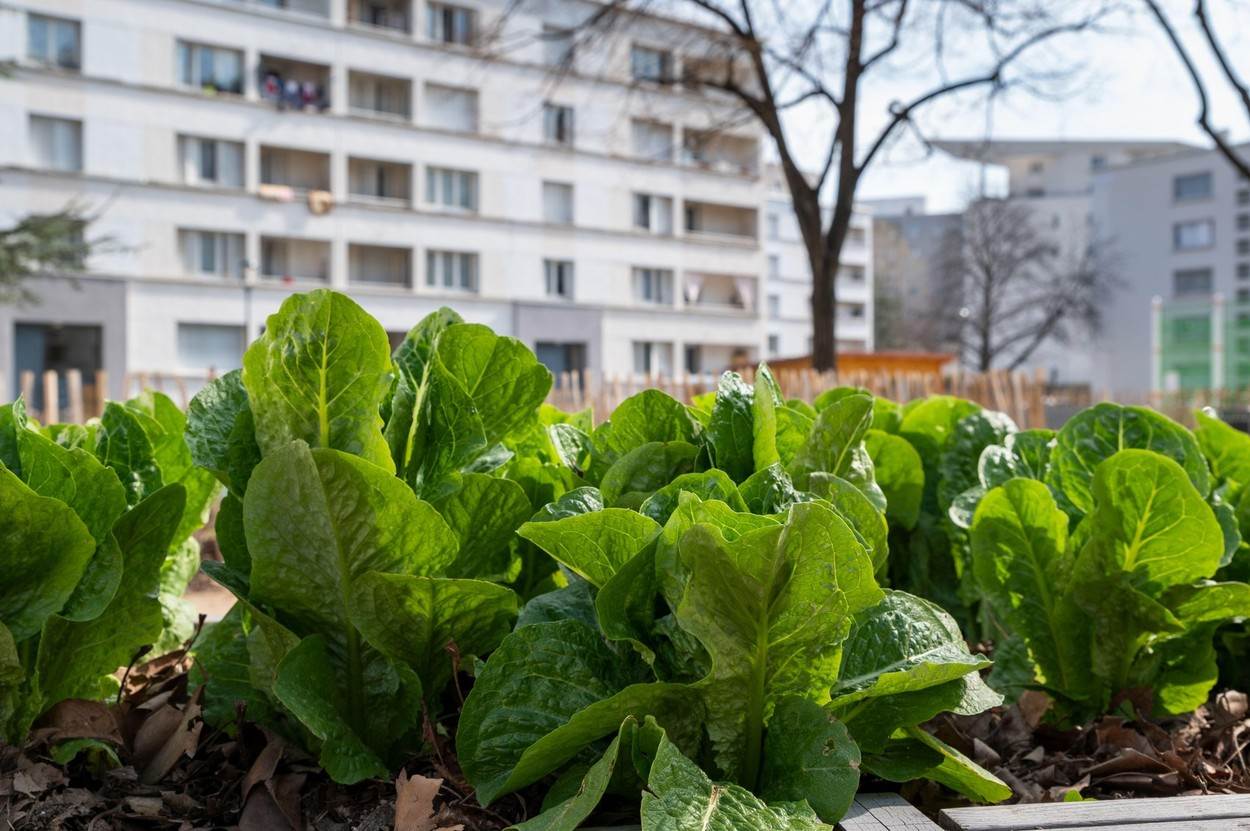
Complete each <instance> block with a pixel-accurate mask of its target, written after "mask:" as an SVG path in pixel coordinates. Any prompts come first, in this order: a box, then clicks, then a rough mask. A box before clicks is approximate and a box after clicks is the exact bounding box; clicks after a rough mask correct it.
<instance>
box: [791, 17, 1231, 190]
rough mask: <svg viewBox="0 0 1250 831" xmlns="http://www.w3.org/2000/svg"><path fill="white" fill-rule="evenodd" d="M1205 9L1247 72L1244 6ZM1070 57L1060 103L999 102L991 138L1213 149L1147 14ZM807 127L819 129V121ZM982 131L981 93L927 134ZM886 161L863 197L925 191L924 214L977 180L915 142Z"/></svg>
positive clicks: (938, 119)
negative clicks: (1075, 70)
mask: <svg viewBox="0 0 1250 831" xmlns="http://www.w3.org/2000/svg"><path fill="white" fill-rule="evenodd" d="M1055 2H1063V3H1068V2H1082V0H1055ZM1130 5H1131V3H1130ZM1211 5H1212V8H1213V9H1217V8H1222V9H1223V14H1222V16H1221V17H1219V18H1217V21H1218V30H1219V32H1220V35H1221V37H1222V38H1224V40H1225V42H1226V45H1227V48H1228V51H1229V53H1230V54H1231V55H1232V56H1233V60H1234V62H1235V63H1237V64H1238V66H1239V68H1240V69H1241V70H1242V71H1243V72H1244V73H1245V74H1247V75H1250V62H1248V61H1247V60H1246V59H1245V56H1246V55H1247V54H1248V53H1250V4H1246V3H1239V0H1212V3H1211ZM1238 5H1239V6H1240V7H1239V8H1236V7H1237V6H1238ZM1191 9H1192V0H1183V2H1178V3H1174V4H1172V12H1173V19H1174V20H1175V21H1176V22H1177V24H1178V26H1180V27H1181V28H1182V35H1183V36H1184V37H1186V38H1187V40H1188V43H1189V44H1190V45H1191V47H1192V48H1193V49H1194V50H1196V49H1198V48H1199V45H1198V44H1197V43H1196V41H1194V40H1192V37H1193V34H1194V32H1196V29H1194V28H1193V26H1192V24H1191V19H1190V17H1189V14H1188V12H1189V11H1190V10H1191ZM1230 10H1231V11H1230ZM1071 57H1072V59H1073V60H1074V61H1077V62H1079V65H1080V66H1082V67H1083V68H1082V69H1080V70H1079V74H1078V75H1077V76H1076V81H1075V83H1074V84H1073V87H1074V88H1073V90H1072V94H1071V95H1069V96H1068V97H1066V98H1064V99H1063V100H1061V101H1047V100H1039V99H1037V98H1035V97H1027V96H1023V95H1020V94H1017V95H1015V96H1014V97H1009V98H1008V99H1006V100H999V101H998V102H996V103H995V105H994V108H993V119H992V125H993V135H994V136H995V137H997V138H1019V139H1023V138H1032V139H1065V138H1071V139H1077V138H1133V139H1166V140H1175V141H1188V142H1193V143H1196V144H1199V145H1201V146H1209V145H1210V141H1209V140H1208V139H1207V138H1206V137H1205V136H1204V135H1203V134H1202V132H1201V130H1199V128H1198V127H1197V126H1196V124H1195V118H1196V116H1197V112H1198V102H1197V98H1196V95H1195V93H1194V89H1193V86H1192V83H1191V82H1190V80H1189V77H1188V75H1187V74H1186V73H1185V72H1184V69H1183V67H1182V65H1181V63H1180V61H1179V60H1178V59H1177V58H1176V56H1175V54H1174V53H1173V51H1172V50H1171V47H1170V46H1169V44H1168V43H1167V41H1166V40H1165V39H1164V35H1163V33H1162V31H1161V30H1159V29H1158V27H1157V24H1155V23H1154V21H1153V20H1152V19H1150V18H1147V17H1146V16H1145V15H1144V14H1136V15H1122V16H1120V17H1118V18H1116V19H1115V20H1114V21H1113V24H1112V31H1110V32H1108V33H1105V34H1100V35H1098V36H1095V37H1092V38H1086V39H1085V40H1084V42H1083V43H1082V49H1081V50H1080V53H1079V54H1073V55H1072V56H1071ZM1200 68H1202V69H1203V70H1204V71H1207V74H1208V76H1209V77H1210V78H1212V83H1210V84H1209V85H1208V86H1209V88H1210V91H1211V99H1212V112H1213V114H1214V119H1213V120H1214V122H1215V123H1216V125H1217V127H1219V128H1222V129H1227V130H1228V131H1229V135H1230V137H1231V138H1232V139H1234V140H1238V141H1244V140H1250V119H1247V117H1246V115H1245V112H1244V109H1242V107H1241V105H1240V103H1239V102H1238V101H1237V100H1236V99H1235V97H1234V94H1233V92H1232V90H1231V89H1230V88H1228V87H1227V85H1225V84H1220V83H1218V82H1216V81H1215V76H1214V73H1215V71H1216V66H1215V63H1214V61H1213V60H1210V59H1205V58H1204V59H1203V60H1202V61H1201V62H1200ZM909 81H910V79H902V78H900V79H899V80H898V81H897V82H892V83H889V84H886V85H884V86H883V87H881V88H878V89H876V90H873V92H872V94H871V96H870V97H869V98H866V99H865V100H864V102H863V109H862V110H861V118H862V119H863V120H865V121H866V122H871V121H873V120H875V121H876V123H878V124H880V123H881V118H883V117H884V116H883V114H884V112H885V108H886V106H888V104H889V102H890V100H891V99H892V98H896V97H903V96H906V94H907V92H908V90H909V89H911V88H914V85H913V84H911V83H909ZM807 126H808V127H809V128H810V129H812V130H813V131H814V132H817V133H818V132H819V127H820V125H819V123H818V119H815V120H813V123H812V124H810V125H807ZM985 127H986V113H985V107H984V97H983V96H978V97H977V100H976V101H975V102H973V101H969V102H960V103H958V104H954V103H952V104H950V105H948V106H945V107H943V108H942V109H940V110H935V111H933V112H931V113H930V115H929V117H928V119H927V123H926V125H925V128H926V129H925V132H926V134H927V135H928V136H930V137H932V138H970V137H971V138H979V137H981V136H983V135H984V133H985ZM885 161H886V163H885V164H879V165H876V166H875V167H872V168H870V169H869V171H868V173H867V174H866V175H865V176H864V178H863V180H862V181H861V184H860V190H859V198H860V199H868V198H878V197H894V196H910V195H923V196H924V197H926V200H927V209H928V210H929V211H930V212H943V211H953V210H958V209H960V208H961V207H962V205H963V204H964V203H965V202H966V201H967V199H968V197H969V195H970V194H972V193H974V192H975V189H976V186H977V183H978V180H979V167H978V165H977V164H976V163H973V162H966V161H961V160H956V159H952V158H950V157H948V156H946V155H944V154H942V153H940V152H937V151H935V152H934V153H933V154H932V155H929V156H927V157H926V156H925V154H924V152H923V150H922V149H921V148H920V146H919V145H918V144H916V143H915V142H909V143H907V144H901V145H900V146H898V147H897V148H895V149H894V150H893V151H892V152H891V153H890V155H889V157H887V158H886V160H885ZM987 181H988V183H989V187H990V188H991V189H993V188H994V187H995V186H997V187H1000V188H1002V187H1004V183H1005V176H1004V174H1003V171H1002V170H1001V169H998V170H996V169H994V168H991V169H990V170H989V172H988V175H987Z"/></svg>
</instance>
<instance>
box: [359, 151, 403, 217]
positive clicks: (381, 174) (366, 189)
mask: <svg viewBox="0 0 1250 831" xmlns="http://www.w3.org/2000/svg"><path fill="white" fill-rule="evenodd" d="M347 198H348V199H349V200H350V201H352V202H369V203H373V204H380V205H392V206H395V207H404V206H407V205H410V204H412V165H410V164H402V163H400V162H384V161H380V160H377V159H360V158H356V157H351V158H348V160H347Z"/></svg>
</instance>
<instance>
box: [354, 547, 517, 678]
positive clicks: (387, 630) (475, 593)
mask: <svg viewBox="0 0 1250 831" xmlns="http://www.w3.org/2000/svg"><path fill="white" fill-rule="evenodd" d="M351 614H352V620H353V622H355V624H356V626H357V628H358V629H360V632H361V634H362V635H364V637H365V640H367V641H368V642H369V643H370V644H372V645H373V646H374V648H376V649H377V650H379V651H380V652H381V653H382V654H383V655H386V656H387V657H388V658H390V659H391V660H394V661H402V662H404V663H406V664H407V665H408V666H410V667H412V669H413V671H414V672H416V674H417V677H418V678H420V679H421V685H422V688H423V689H424V694H425V697H426V699H427V700H428V701H431V702H432V701H435V700H437V697H438V696H439V695H440V694H441V693H442V691H443V688H444V687H446V685H447V683H448V682H449V681H450V680H451V678H452V674H453V670H454V667H455V665H456V662H459V661H463V662H465V663H466V665H467V663H468V662H469V661H470V660H471V659H472V658H473V657H476V656H482V655H486V654H488V653H489V652H490V651H491V650H493V649H494V648H495V647H496V646H498V645H499V642H500V641H501V640H503V638H504V636H505V635H507V634H508V631H509V630H510V629H511V628H512V622H513V620H515V619H516V614H517V600H516V594H515V593H514V592H513V591H512V590H510V589H507V588H505V587H503V586H499V585H496V584H494V583H488V582H486V581H484V580H459V579H449V578H442V577H413V576H410V575H406V574H380V573H378V572H368V573H366V574H363V575H361V576H360V577H358V578H356V580H355V581H353V583H352V605H351ZM452 650H454V653H453V651H452Z"/></svg>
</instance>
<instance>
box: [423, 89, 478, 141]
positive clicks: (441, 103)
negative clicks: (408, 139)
mask: <svg viewBox="0 0 1250 831" xmlns="http://www.w3.org/2000/svg"><path fill="white" fill-rule="evenodd" d="M425 112H426V115H427V117H428V119H429V125H430V126H431V127H437V128H438V129H440V130H455V131H456V132H459V133H476V132H477V90H472V89H461V88H459V87H445V86H442V85H440V84H426V85H425Z"/></svg>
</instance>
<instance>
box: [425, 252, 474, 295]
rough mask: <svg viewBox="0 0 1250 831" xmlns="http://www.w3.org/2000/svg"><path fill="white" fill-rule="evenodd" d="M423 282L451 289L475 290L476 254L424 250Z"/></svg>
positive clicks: (432, 286)
mask: <svg viewBox="0 0 1250 831" xmlns="http://www.w3.org/2000/svg"><path fill="white" fill-rule="evenodd" d="M425 284H426V285H427V286H429V287H431V288H439V289H448V290H451V291H472V292H475V291H477V254H467V253H465V252H463V251H427V252H425Z"/></svg>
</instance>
